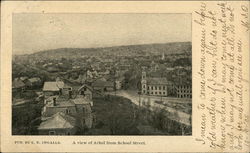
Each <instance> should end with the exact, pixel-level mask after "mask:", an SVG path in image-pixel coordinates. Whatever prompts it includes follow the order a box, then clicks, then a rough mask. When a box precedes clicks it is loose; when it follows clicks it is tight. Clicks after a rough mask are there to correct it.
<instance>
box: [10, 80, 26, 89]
mask: <svg viewBox="0 0 250 153" xmlns="http://www.w3.org/2000/svg"><path fill="white" fill-rule="evenodd" d="M24 89H25V84H24V82H23V81H22V80H21V79H20V78H15V79H14V80H13V81H12V92H19V91H23V90H24Z"/></svg>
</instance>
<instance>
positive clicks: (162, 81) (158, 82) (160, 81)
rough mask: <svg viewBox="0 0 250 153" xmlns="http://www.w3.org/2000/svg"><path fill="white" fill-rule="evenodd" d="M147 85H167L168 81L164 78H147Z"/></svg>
mask: <svg viewBox="0 0 250 153" xmlns="http://www.w3.org/2000/svg"><path fill="white" fill-rule="evenodd" d="M147 83H148V84H154V85H167V84H168V81H167V79H166V78H157V77H149V78H147Z"/></svg>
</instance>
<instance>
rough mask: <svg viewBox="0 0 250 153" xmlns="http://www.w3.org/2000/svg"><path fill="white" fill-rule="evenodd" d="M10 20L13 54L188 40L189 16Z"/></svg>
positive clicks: (43, 16) (40, 16) (41, 16)
mask: <svg viewBox="0 0 250 153" xmlns="http://www.w3.org/2000/svg"><path fill="white" fill-rule="evenodd" d="M13 18H14V19H13V27H14V28H13V30H14V31H13V54H14V55H22V54H32V53H35V52H40V51H43V50H51V49H57V48H102V47H113V46H126V45H140V44H161V43H169V42H188V41H189V42H190V41H191V22H190V21H191V15H190V14H68V15H66V14H14V16H13ZM176 18H178V20H176ZM113 21H115V22H113ZM142 23H143V24H142ZM110 25H112V26H110ZM183 25H185V26H183ZM27 27H29V28H27ZM156 36H157V37H156Z"/></svg>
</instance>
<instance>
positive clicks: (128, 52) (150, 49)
mask: <svg viewBox="0 0 250 153" xmlns="http://www.w3.org/2000/svg"><path fill="white" fill-rule="evenodd" d="M191 50H192V44H191V42H173V43H164V44H142V45H128V46H114V47H101V48H59V49H53V50H44V51H40V52H37V53H33V54H29V55H28V56H29V57H30V58H52V59H57V58H63V57H64V58H74V57H81V56H99V55H106V56H109V55H112V56H114V55H117V56H140V55H159V54H162V53H165V54H166V55H168V54H182V53H187V54H190V53H191Z"/></svg>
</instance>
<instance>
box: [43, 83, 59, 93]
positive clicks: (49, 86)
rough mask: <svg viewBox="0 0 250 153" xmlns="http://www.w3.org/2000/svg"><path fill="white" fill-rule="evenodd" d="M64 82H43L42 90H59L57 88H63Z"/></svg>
mask: <svg viewBox="0 0 250 153" xmlns="http://www.w3.org/2000/svg"><path fill="white" fill-rule="evenodd" d="M63 86H64V82H62V81H57V82H44V85H43V91H59V89H61V88H63Z"/></svg>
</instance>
